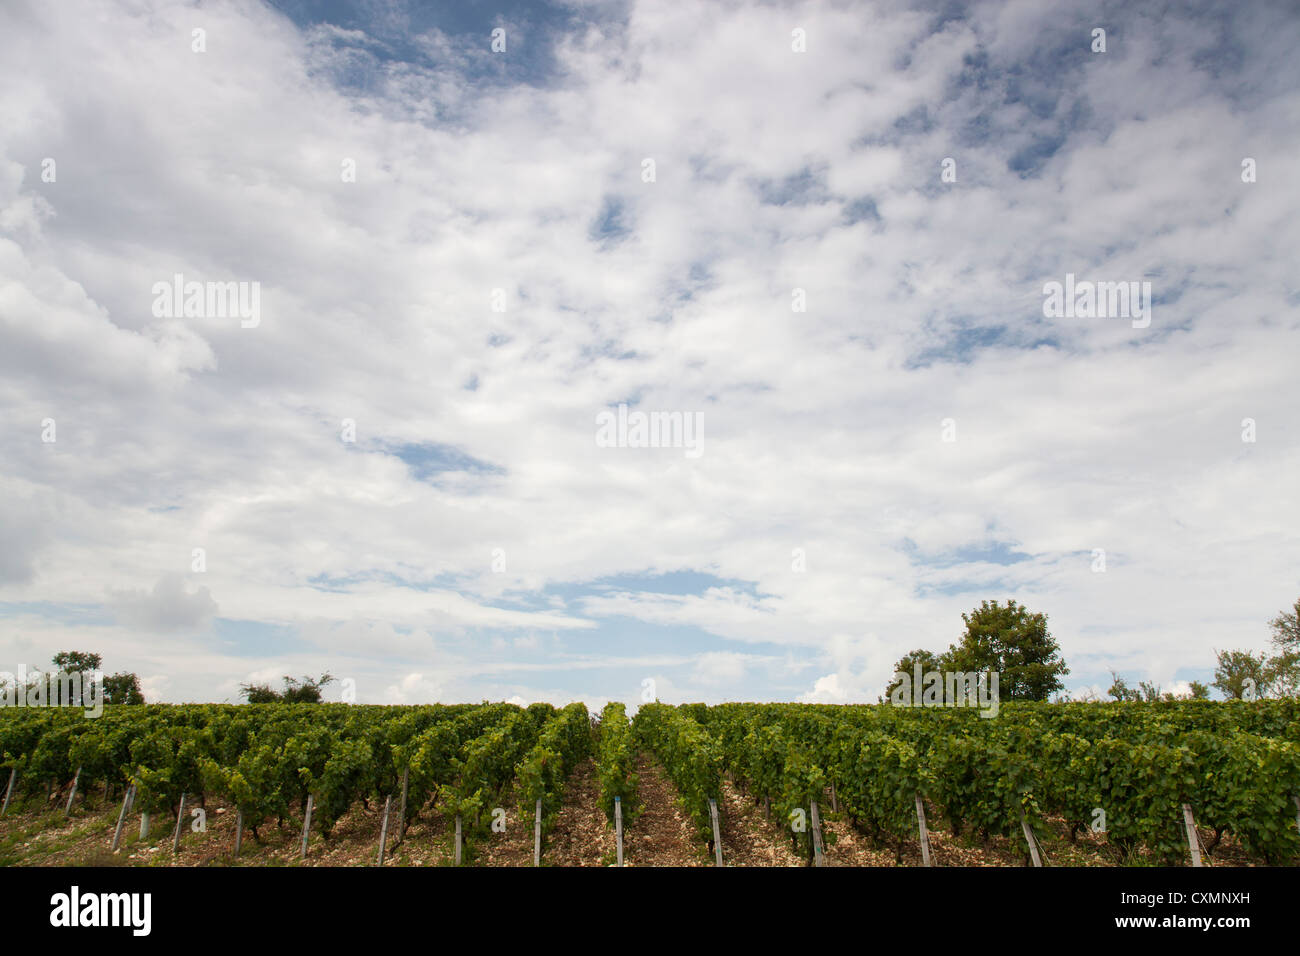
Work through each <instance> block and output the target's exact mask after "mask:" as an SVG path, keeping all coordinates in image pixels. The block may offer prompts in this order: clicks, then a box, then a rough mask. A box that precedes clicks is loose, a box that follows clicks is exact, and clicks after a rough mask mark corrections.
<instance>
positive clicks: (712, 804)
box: [709, 797, 722, 866]
mask: <svg viewBox="0 0 1300 956" xmlns="http://www.w3.org/2000/svg"><path fill="white" fill-rule="evenodd" d="M709 817H710V818H711V819H712V821H713V857H714V861H715V865H716V866H722V825H721V824H720V823H719V822H718V801H717V800H714V799H713V798H712V797H709Z"/></svg>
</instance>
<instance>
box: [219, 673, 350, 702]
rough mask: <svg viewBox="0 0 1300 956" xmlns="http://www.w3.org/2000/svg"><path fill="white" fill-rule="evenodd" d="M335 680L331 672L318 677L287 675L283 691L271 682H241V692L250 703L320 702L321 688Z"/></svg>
mask: <svg viewBox="0 0 1300 956" xmlns="http://www.w3.org/2000/svg"><path fill="white" fill-rule="evenodd" d="M333 681H334V677H333V675H331V674H321V676H320V677H316V678H313V677H311V676H306V677H304V678H303V679H302V680H297V679H296V678H293V677H285V678H284V690H283V691H277V690H275V689H274V688H272V687H271V685H270V684H240V685H239V692H240V693H241V694H243V695H244V697H245V698H246V699H247V700H248V702H249V703H250V704H273V703H276V702H282V703H286V704H319V703H320V701H321V688H322V687H324V686H325V685H326V684H330V683H332V682H333Z"/></svg>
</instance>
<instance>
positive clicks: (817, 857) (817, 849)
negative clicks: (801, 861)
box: [811, 800, 825, 866]
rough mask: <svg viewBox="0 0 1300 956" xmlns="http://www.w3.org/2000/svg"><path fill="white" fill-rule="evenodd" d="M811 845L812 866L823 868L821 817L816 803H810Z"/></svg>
mask: <svg viewBox="0 0 1300 956" xmlns="http://www.w3.org/2000/svg"><path fill="white" fill-rule="evenodd" d="M811 810H812V814H811V816H812V843H813V866H825V859H824V856H825V855H824V853H823V849H822V815H821V812H820V811H819V810H818V809H817V801H816V800H814V801H813V802H812V807H811Z"/></svg>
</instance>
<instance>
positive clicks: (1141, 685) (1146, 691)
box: [1138, 680, 1161, 701]
mask: <svg viewBox="0 0 1300 956" xmlns="http://www.w3.org/2000/svg"><path fill="white" fill-rule="evenodd" d="M1138 694H1139V695H1140V696H1141V698H1142V699H1143V700H1145V701H1153V700H1160V698H1161V694H1160V685H1159V684H1155V683H1152V682H1151V681H1146V680H1140V681H1138Z"/></svg>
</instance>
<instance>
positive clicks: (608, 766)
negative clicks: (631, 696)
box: [596, 702, 641, 826]
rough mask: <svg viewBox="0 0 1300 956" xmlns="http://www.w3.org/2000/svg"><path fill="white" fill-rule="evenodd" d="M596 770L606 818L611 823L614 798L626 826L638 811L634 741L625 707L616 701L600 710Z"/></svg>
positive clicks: (639, 810) (639, 808)
mask: <svg viewBox="0 0 1300 956" xmlns="http://www.w3.org/2000/svg"><path fill="white" fill-rule="evenodd" d="M598 731H599V746H598V751H597V755H596V773H597V775H598V777H599V780H600V805H601V807H603V808H604V810H605V818H606V819H607V820H608V821H609V823H610V825H611V826H612V825H613V823H614V798H615V797H618V798H619V800H620V802H621V803H622V805H623V823H624V825H625V826H626V825H629V824H631V822H632V821H633V820H635V819H636V817H637V815H638V814H639V813H640V812H641V806H640V803H639V801H638V799H637V784H638V781H637V775H636V741H635V738H634V737H633V735H632V724H631V722H630V721H629V720H628V719H627V708H626V707H624V706H623V705H622V704H620V703H617V702H612V703H609V704H606V705H605V708H604V710H602V711H601V712H600V726H599V728H598Z"/></svg>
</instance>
